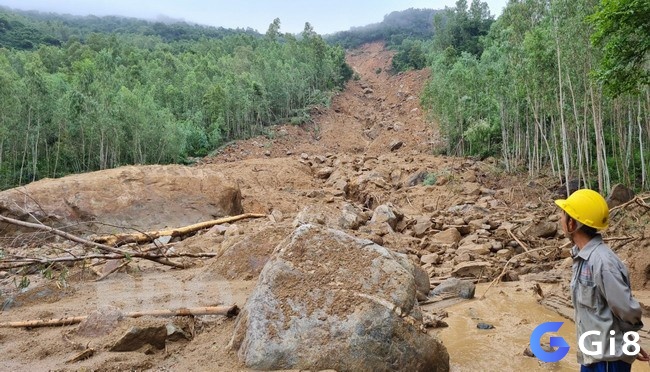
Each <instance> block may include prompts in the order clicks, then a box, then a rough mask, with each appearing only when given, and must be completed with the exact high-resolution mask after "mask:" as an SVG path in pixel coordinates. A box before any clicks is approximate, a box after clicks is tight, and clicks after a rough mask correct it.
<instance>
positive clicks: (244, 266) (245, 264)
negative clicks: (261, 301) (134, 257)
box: [183, 224, 293, 298]
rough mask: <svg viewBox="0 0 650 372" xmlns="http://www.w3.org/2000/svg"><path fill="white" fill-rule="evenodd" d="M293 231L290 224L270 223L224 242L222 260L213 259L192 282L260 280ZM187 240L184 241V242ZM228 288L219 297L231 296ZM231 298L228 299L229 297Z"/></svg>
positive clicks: (221, 249) (221, 251)
mask: <svg viewBox="0 0 650 372" xmlns="http://www.w3.org/2000/svg"><path fill="white" fill-rule="evenodd" d="M291 231H293V229H292V228H290V227H288V226H287V224H269V225H268V227H265V228H262V229H260V230H256V231H254V232H252V233H248V234H245V235H241V236H238V237H237V239H229V240H226V241H225V242H223V243H222V244H221V245H220V246H219V249H218V251H217V254H218V257H219V258H218V259H216V260H210V261H208V262H209V263H208V264H207V266H206V267H205V268H204V269H203V270H202V272H201V273H200V274H197V275H196V276H195V278H194V279H193V280H192V282H193V283H195V284H196V285H201V283H209V282H213V281H214V280H215V279H224V280H225V279H227V280H249V279H252V278H257V277H258V276H259V275H260V272H262V269H263V268H264V265H266V263H267V262H268V260H269V258H270V257H271V254H272V253H273V250H274V249H275V247H276V246H277V245H278V244H279V243H280V242H281V241H282V240H283V239H285V238H286V237H287V236H288V235H289V234H290V233H291ZM185 241H187V239H186V240H184V241H183V242H185ZM229 290H230V289H229V288H228V287H227V286H226V288H224V289H223V290H222V291H221V293H219V296H229V293H228V291H229ZM226 298H227V297H226Z"/></svg>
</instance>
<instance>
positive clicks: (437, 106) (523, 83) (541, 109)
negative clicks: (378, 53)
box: [422, 0, 650, 193]
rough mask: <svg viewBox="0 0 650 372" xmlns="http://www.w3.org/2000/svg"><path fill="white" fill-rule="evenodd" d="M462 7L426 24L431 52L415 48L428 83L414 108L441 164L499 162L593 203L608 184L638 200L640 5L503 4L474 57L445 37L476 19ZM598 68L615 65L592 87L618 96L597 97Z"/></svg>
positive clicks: (644, 135) (641, 162)
mask: <svg viewBox="0 0 650 372" xmlns="http://www.w3.org/2000/svg"><path fill="white" fill-rule="evenodd" d="M475 3H476V1H475V2H473V5H474V4H475ZM466 5H467V4H466V2H464V1H459V2H457V7H456V8H455V9H453V10H448V13H447V18H446V19H445V18H439V19H437V20H436V21H437V23H436V26H437V29H436V35H435V37H434V43H433V45H432V47H429V46H428V45H427V44H426V43H423V44H422V45H423V46H425V49H426V50H427V53H425V54H426V58H427V61H428V64H429V65H430V67H431V72H432V79H431V80H430V81H428V82H427V85H426V87H425V90H424V92H423V94H422V104H423V106H424V107H426V108H428V110H429V114H430V115H431V116H432V117H433V118H434V119H436V120H437V122H438V123H439V127H440V129H441V131H442V133H443V134H444V136H445V139H446V143H447V148H446V149H445V150H444V151H445V153H447V154H450V155H479V156H488V155H496V154H499V155H501V156H502V159H501V163H502V164H504V167H505V169H506V170H520V169H521V170H527V171H528V172H530V173H531V175H534V174H535V173H537V172H541V171H542V170H543V169H550V171H552V172H554V174H556V175H557V174H562V175H566V174H569V175H573V176H575V177H580V178H581V179H582V180H583V181H584V182H591V183H592V184H593V185H594V186H595V187H600V188H601V191H602V192H604V193H606V192H607V190H608V187H609V186H608V185H610V184H611V183H612V182H614V181H620V182H623V183H625V184H626V185H628V186H630V187H635V188H637V189H647V188H648V187H649V186H650V178H649V177H648V175H649V174H650V172H649V171H650V155H648V148H650V134H649V133H648V131H647V128H646V127H647V126H646V125H645V123H647V122H648V117H649V115H650V111H649V110H650V101H649V98H648V97H650V96H649V95H648V86H647V72H648V70H647V63H648V60H647V56H648V49H647V48H648V47H647V46H648V42H650V41H649V40H650V39H649V38H648V37H647V35H649V34H650V32H649V31H648V29H647V27H648V22H647V19H648V18H649V16H648V15H647V9H648V3H647V1H646V2H644V1H640V2H637V1H635V0H620V1H614V0H611V1H610V0H603V2H602V4H601V5H600V6H599V5H598V1H597V0H578V1H573V2H567V1H552V2H550V3H549V2H548V1H545V0H526V1H511V2H509V4H508V6H507V7H506V8H505V9H504V12H503V14H502V15H501V16H500V17H499V18H498V19H497V20H496V21H494V22H493V23H492V24H491V26H490V29H489V33H488V34H487V35H486V36H484V37H481V36H479V37H478V38H477V39H475V41H477V42H478V43H479V45H478V48H474V47H471V48H465V47H461V46H462V45H466V46H467V45H472V43H469V44H468V43H465V42H464V41H463V40H465V41H466V40H467V39H466V38H465V37H464V36H463V35H466V34H464V33H463V32H460V31H459V29H461V30H462V29H463V28H464V27H460V26H458V24H456V25H454V22H461V23H460V25H461V26H462V25H463V24H467V23H464V22H467V21H468V20H471V19H472V18H474V19H477V18H476V17H475V16H472V15H471V13H472V10H471V9H472V6H470V10H469V11H466V12H463V11H462V10H463V9H466ZM474 8H475V9H477V7H476V6H475V7H474ZM478 9H480V7H478ZM475 13H476V14H486V13H485V12H483V11H481V12H475ZM594 13H596V15H594V16H591V14H594ZM478 19H488V18H486V17H484V16H479V18H478ZM613 19H614V20H616V22H612V20H613ZM594 27H595V29H594ZM592 40H594V41H596V42H597V43H600V44H597V45H601V44H602V45H604V46H605V48H604V49H602V48H594V47H593V44H592V43H591V41H592ZM608 43H610V44H608ZM623 44H626V45H623ZM615 45H618V47H614V46H615ZM628 46H629V47H630V48H629V49H628V48H627V47H628ZM610 47H611V48H610ZM608 48H610V49H608ZM459 50H464V51H465V52H460V53H459ZM477 51H480V53H478V52H477ZM613 52H617V53H618V54H612V53H613ZM633 53H634V55H633ZM577 56H579V57H580V58H577ZM619 57H620V58H623V57H624V58H623V59H617V58H619ZM644 58H645V59H644ZM600 61H605V63H609V62H611V61H614V63H613V64H611V65H606V64H605V65H602V64H601V65H600V66H601V67H600V69H599V70H598V73H597V74H596V76H598V77H599V78H600V79H601V80H600V81H602V82H603V83H604V84H605V88H606V89H607V90H608V91H610V92H612V93H613V94H616V93H617V92H618V93H621V94H620V95H619V96H617V97H614V98H612V97H608V96H606V95H604V94H603V93H604V90H603V88H602V86H601V85H600V84H599V81H596V80H595V79H593V78H592V77H593V75H594V73H593V71H592V68H594V67H596V66H598V65H599V62H600ZM607 61H609V62H607ZM637 62H639V63H640V64H636V63H637ZM644 63H645V67H644V66H643V64H644ZM603 66H605V67H606V68H605V69H603ZM644 68H645V69H644ZM619 73H620V74H619ZM610 78H611V79H610ZM628 78H629V79H628ZM623 92H625V93H626V94H622V93H623ZM599 137H600V138H601V140H599V139H598V138H599ZM599 154H600V156H599ZM594 180H595V181H596V182H594Z"/></svg>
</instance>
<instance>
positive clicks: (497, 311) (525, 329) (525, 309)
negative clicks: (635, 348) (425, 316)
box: [425, 283, 650, 372]
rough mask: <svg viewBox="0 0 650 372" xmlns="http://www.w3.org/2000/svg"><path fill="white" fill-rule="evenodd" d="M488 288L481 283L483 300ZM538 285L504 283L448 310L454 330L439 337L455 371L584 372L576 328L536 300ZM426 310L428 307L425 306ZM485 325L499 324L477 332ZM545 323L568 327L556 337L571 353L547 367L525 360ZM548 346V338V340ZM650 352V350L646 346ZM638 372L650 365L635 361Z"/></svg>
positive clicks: (535, 360)
mask: <svg viewBox="0 0 650 372" xmlns="http://www.w3.org/2000/svg"><path fill="white" fill-rule="evenodd" d="M486 288H487V284H480V285H479V286H478V287H477V289H476V296H477V297H480V296H481V295H482V294H483V293H484V292H485V289H486ZM531 288H532V285H531V284H526V283H502V284H500V285H499V286H498V287H494V286H493V287H492V288H491V289H490V291H489V292H488V293H487V295H486V297H485V299H483V300H479V299H474V300H471V301H465V302H462V303H459V304H456V305H453V306H451V307H448V308H447V309H446V310H447V312H448V313H449V317H448V318H447V319H445V321H446V322H447V323H448V324H449V327H448V328H444V329H442V330H441V331H439V333H438V336H439V338H440V339H441V340H442V341H443V343H444V344H445V346H446V347H447V349H448V351H449V358H450V364H451V371H452V372H460V371H578V370H579V369H580V368H579V365H578V364H577V362H576V350H577V346H576V345H577V342H576V336H575V326H574V324H573V322H572V321H571V320H568V319H565V318H563V317H561V316H559V315H558V314H556V313H555V312H553V311H550V310H547V309H545V308H544V307H542V306H541V305H539V304H538V303H537V301H536V297H535V295H534V293H533V292H532V289H531ZM425 308H426V307H425ZM479 322H484V323H489V324H492V325H494V327H495V328H494V329H491V330H482V329H478V328H476V324H477V323H479ZM544 322H564V325H562V328H560V331H559V332H558V333H557V334H556V335H559V336H562V337H563V338H564V339H565V340H566V341H567V342H568V343H569V346H570V347H571V349H570V350H569V354H567V356H566V357H564V359H562V360H561V361H559V362H556V363H543V362H540V361H539V360H538V359H537V358H531V357H526V356H524V355H523V352H524V350H525V349H526V347H527V346H528V342H529V338H530V334H531V332H532V331H533V329H534V328H535V327H536V326H537V325H539V324H540V323H544ZM546 341H548V339H546ZM642 346H644V348H645V349H646V350H648V347H649V346H650V345H642ZM632 371H634V372H642V371H650V366H649V365H648V364H647V363H643V362H635V363H634V364H633V365H632Z"/></svg>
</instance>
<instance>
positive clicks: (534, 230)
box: [522, 221, 558, 238]
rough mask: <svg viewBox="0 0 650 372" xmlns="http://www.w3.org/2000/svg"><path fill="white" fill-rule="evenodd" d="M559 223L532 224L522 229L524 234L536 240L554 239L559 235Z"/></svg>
mask: <svg viewBox="0 0 650 372" xmlns="http://www.w3.org/2000/svg"><path fill="white" fill-rule="evenodd" d="M557 227H558V225H557V223H555V222H551V221H539V222H532V223H530V224H528V226H526V227H524V228H523V229H522V234H524V235H525V236H532V237H536V238H552V237H554V236H555V234H556V233H557Z"/></svg>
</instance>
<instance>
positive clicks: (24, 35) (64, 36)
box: [0, 6, 260, 50]
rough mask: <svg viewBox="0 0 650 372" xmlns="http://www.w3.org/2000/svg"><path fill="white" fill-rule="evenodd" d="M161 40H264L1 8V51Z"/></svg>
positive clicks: (168, 24)
mask: <svg viewBox="0 0 650 372" xmlns="http://www.w3.org/2000/svg"><path fill="white" fill-rule="evenodd" d="M96 33H101V34H120V35H129V34H130V35H145V36H159V37H160V38H161V39H162V40H163V41H165V42H172V41H181V40H187V41H196V40H200V39H202V38H223V37H226V36H233V35H238V34H243V33H245V34H249V35H252V36H260V35H259V34H258V33H257V32H256V31H254V30H251V29H246V30H243V29H237V30H232V29H225V28H222V27H209V26H201V25H190V24H187V23H185V22H180V21H175V20H173V19H164V20H161V21H157V22H149V21H145V20H140V19H135V18H125V17H96V16H85V17H81V16H73V15H62V14H55V13H42V12H35V11H20V10H12V11H10V10H9V9H7V8H4V7H2V6H0V47H5V48H9V49H21V50H31V49H34V48H38V47H39V46H40V45H43V44H46V45H62V44H64V43H66V42H68V41H69V40H70V38H76V39H79V40H81V41H85V40H87V39H88V37H90V36H91V35H93V34H96Z"/></svg>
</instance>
